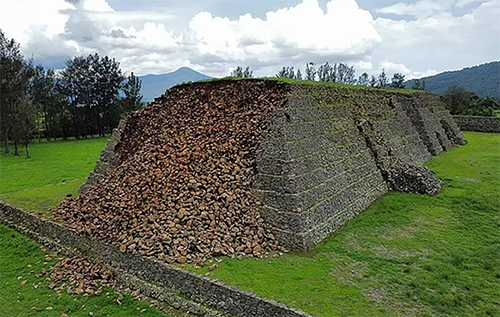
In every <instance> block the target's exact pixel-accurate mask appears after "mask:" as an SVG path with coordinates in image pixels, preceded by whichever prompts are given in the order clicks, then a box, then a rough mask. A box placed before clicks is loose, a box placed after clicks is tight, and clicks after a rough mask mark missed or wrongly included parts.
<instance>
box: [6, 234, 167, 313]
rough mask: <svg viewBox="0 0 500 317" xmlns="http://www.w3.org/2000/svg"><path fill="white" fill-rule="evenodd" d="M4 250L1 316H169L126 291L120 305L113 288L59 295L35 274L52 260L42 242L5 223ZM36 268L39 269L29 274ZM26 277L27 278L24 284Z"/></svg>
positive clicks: (46, 266)
mask: <svg viewBox="0 0 500 317" xmlns="http://www.w3.org/2000/svg"><path fill="white" fill-rule="evenodd" d="M0 250H1V256H0V316H9V317H28V316H37V317H43V316H47V317H49V316H61V315H62V314H66V315H68V316H71V317H76V316H82V317H83V316H90V313H91V312H92V313H93V316H140V317H146V316H149V317H152V316H165V315H164V314H163V313H161V312H160V311H158V310H156V309H154V308H151V307H149V304H147V303H145V302H141V301H136V300H134V299H133V298H132V297H131V296H128V295H124V299H123V302H122V305H121V306H120V305H118V304H117V302H116V300H117V298H118V296H119V295H118V294H117V293H116V292H114V291H113V290H111V289H105V290H104V291H103V295H101V296H78V295H69V294H67V293H64V292H63V293H61V295H58V294H57V293H56V292H54V291H53V290H52V289H50V288H49V286H48V285H49V282H48V281H45V280H44V279H43V278H37V277H35V275H36V274H38V273H40V272H41V271H42V269H44V268H48V267H49V266H50V265H51V264H52V263H48V264H47V265H45V264H44V263H45V261H46V260H45V254H44V253H43V252H42V250H41V249H40V245H38V244H37V243H34V242H32V241H31V240H29V239H27V238H26V237H24V236H23V235H21V234H19V233H17V232H16V231H14V230H12V229H10V228H8V227H6V226H4V225H0ZM37 263H38V264H37ZM28 265H32V267H31V268H29V267H28ZM32 270H33V271H35V273H32V274H29V272H30V271H32ZM24 281H27V282H26V283H25V284H24V285H22V283H23V282H24ZM34 286H35V287H36V288H35V287H34ZM107 293H108V294H107ZM106 294H107V295H106ZM50 307H51V309H50V310H47V308H50ZM143 310H144V311H143Z"/></svg>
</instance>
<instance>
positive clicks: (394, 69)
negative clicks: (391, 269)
mask: <svg viewBox="0 0 500 317" xmlns="http://www.w3.org/2000/svg"><path fill="white" fill-rule="evenodd" d="M382 70H384V71H385V72H386V74H387V75H388V76H389V77H392V75H394V74H395V73H400V74H403V75H405V77H406V79H415V78H421V77H427V76H432V75H435V74H437V73H438V72H437V71H435V70H432V69H429V70H427V71H424V72H419V71H412V70H410V69H409V68H408V67H406V65H404V64H398V63H393V62H390V61H388V60H383V61H382V62H380V63H379V73H380V72H381V71H382Z"/></svg>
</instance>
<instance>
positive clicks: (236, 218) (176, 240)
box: [54, 81, 286, 264]
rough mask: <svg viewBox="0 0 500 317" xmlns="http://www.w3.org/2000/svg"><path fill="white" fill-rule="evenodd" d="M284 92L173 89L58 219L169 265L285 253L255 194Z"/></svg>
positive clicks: (240, 87) (132, 119) (131, 123)
mask: <svg viewBox="0 0 500 317" xmlns="http://www.w3.org/2000/svg"><path fill="white" fill-rule="evenodd" d="M279 85H280V84H279V83H276V82H263V81H241V82H235V83H234V84H232V85H227V84H225V85H218V84H217V83H210V84H203V83H202V84H194V85H187V86H180V87H177V88H174V89H172V90H170V91H169V92H167V93H166V94H165V95H164V96H162V97H161V98H159V99H157V100H156V101H155V103H154V104H152V105H150V106H148V107H146V108H145V109H143V110H141V111H138V112H135V113H133V114H132V115H131V116H129V118H128V119H127V122H126V124H125V126H124V128H123V131H122V132H121V133H122V138H121V142H120V143H119V144H118V145H117V148H116V151H117V153H118V154H119V163H118V164H117V166H116V168H114V169H113V170H112V171H111V172H110V173H108V174H107V175H106V176H104V177H103V178H102V179H100V180H99V181H98V183H97V184H95V185H93V186H92V187H91V188H90V189H89V190H88V191H86V192H85V193H84V194H82V195H81V196H79V197H78V198H71V199H68V200H66V201H64V202H63V203H62V204H61V205H60V206H59V207H58V209H57V210H56V211H55V213H54V219H55V220H56V221H59V222H63V223H64V224H65V225H66V226H68V227H70V228H73V229H75V230H76V231H77V232H79V233H81V234H84V235H86V236H89V237H91V238H94V239H98V240H100V241H104V242H106V243H110V244H113V245H115V246H117V247H118V248H119V249H120V250H121V251H122V252H129V253H136V254H142V255H146V256H149V257H153V258H155V259H159V260H161V261H164V262H167V263H171V262H179V263H192V262H194V263H197V264H203V263H204V262H205V261H206V259H207V258H210V257H213V256H219V255H225V256H230V257H238V256H262V255H263V254H265V253H266V252H270V251H275V250H280V251H284V250H285V249H283V248H282V247H280V245H279V243H278V241H277V240H276V238H275V237H274V235H273V234H272V233H271V231H270V230H269V227H268V226H267V225H266V224H265V223H264V221H263V220H262V218H261V217H260V212H259V206H260V202H259V200H258V199H257V198H256V197H255V196H254V195H253V194H252V191H251V188H252V184H253V181H254V178H255V157H256V154H257V152H258V150H259V147H258V145H259V142H261V141H262V139H263V132H264V131H265V130H266V128H267V126H268V124H269V122H270V121H271V118H270V117H271V112H272V111H273V110H274V109H276V108H279V107H282V106H283V103H284V102H286V98H285V96H284V94H286V89H283V88H282V87H279Z"/></svg>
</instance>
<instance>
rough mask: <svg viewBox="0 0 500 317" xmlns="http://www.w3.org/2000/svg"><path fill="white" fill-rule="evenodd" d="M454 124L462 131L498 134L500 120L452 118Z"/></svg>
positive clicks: (468, 117) (494, 118)
mask: <svg viewBox="0 0 500 317" xmlns="http://www.w3.org/2000/svg"><path fill="white" fill-rule="evenodd" d="M453 118H454V119H455V122H456V123H457V124H458V126H459V127H460V130H462V131H476V132H486V133H500V118H497V117H472V116H454V117H453Z"/></svg>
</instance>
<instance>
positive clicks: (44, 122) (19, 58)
mask: <svg viewBox="0 0 500 317" xmlns="http://www.w3.org/2000/svg"><path fill="white" fill-rule="evenodd" d="M140 90H141V80H140V79H139V78H138V77H136V76H135V75H134V74H133V73H131V74H130V75H128V76H125V75H124V74H123V73H122V71H121V69H120V64H119V63H118V62H117V61H116V60H115V59H113V58H109V57H108V56H104V57H101V56H99V54H97V53H96V54H90V55H88V56H78V57H74V58H73V59H70V60H68V61H67V62H66V65H65V68H64V69H62V70H59V71H55V70H54V69H44V67H43V66H40V65H38V66H34V65H33V60H32V59H26V58H25V57H24V56H23V55H22V53H21V51H20V45H19V44H18V43H16V41H15V40H14V39H8V38H7V37H6V36H5V34H4V32H3V31H2V30H0V137H1V138H2V141H3V143H4V146H5V152H6V153H10V152H11V149H10V145H11V144H12V145H13V146H14V155H19V147H20V146H24V147H25V148H26V155H27V157H29V156H30V154H29V148H28V144H29V143H30V141H31V140H32V139H33V138H36V137H39V138H46V139H48V140H51V139H56V138H64V139H66V138H69V137H74V138H77V139H78V138H85V137H92V136H105V135H106V134H109V133H111V132H112V130H113V129H114V128H116V127H117V126H118V123H119V121H120V119H121V118H122V117H124V116H125V115H126V114H127V113H128V112H130V111H134V110H137V109H139V108H140V107H141V106H143V103H142V96H141V94H140Z"/></svg>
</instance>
